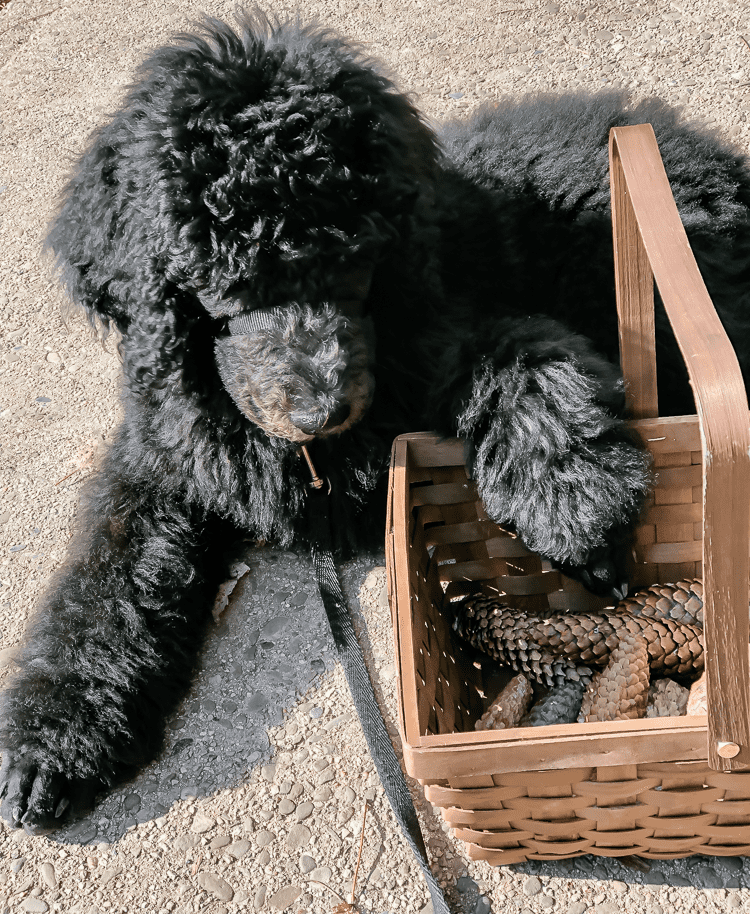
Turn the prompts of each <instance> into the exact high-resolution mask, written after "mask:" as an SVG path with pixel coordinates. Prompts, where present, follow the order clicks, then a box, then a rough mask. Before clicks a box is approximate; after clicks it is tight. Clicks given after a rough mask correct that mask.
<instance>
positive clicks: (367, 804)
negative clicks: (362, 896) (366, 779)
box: [351, 800, 370, 904]
mask: <svg viewBox="0 0 750 914" xmlns="http://www.w3.org/2000/svg"><path fill="white" fill-rule="evenodd" d="M369 807H370V801H369V800H365V808H364V810H363V811H362V834H361V835H360V836H359V853H358V854H357V865H356V866H355V867H354V879H353V880H352V900H351V904H354V890H355V889H356V888H357V875H358V874H359V864H360V861H361V860H362V845H363V844H364V843H365V820H366V819H367V810H368V809H369Z"/></svg>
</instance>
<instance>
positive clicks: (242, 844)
mask: <svg viewBox="0 0 750 914" xmlns="http://www.w3.org/2000/svg"><path fill="white" fill-rule="evenodd" d="M249 850H250V842H249V841H248V840H247V838H241V839H240V840H239V841H234V842H233V843H232V844H230V845H229V847H228V848H227V849H226V851H225V853H227V854H229V856H230V857H234V859H235V860H239V859H240V858H241V857H244V856H245V854H246V853H247V852H248V851H249Z"/></svg>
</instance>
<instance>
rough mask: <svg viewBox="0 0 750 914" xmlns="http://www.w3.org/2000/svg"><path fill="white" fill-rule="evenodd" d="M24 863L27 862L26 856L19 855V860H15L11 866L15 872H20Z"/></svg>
mask: <svg viewBox="0 0 750 914" xmlns="http://www.w3.org/2000/svg"><path fill="white" fill-rule="evenodd" d="M24 863H26V858H25V857H19V858H18V859H17V860H14V861H13V863H11V865H10V868H11V870H13V872H14V873H18V872H20V870H21V867H22V866H23V865H24Z"/></svg>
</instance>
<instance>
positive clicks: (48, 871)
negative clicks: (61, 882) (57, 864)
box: [39, 863, 57, 889]
mask: <svg viewBox="0 0 750 914" xmlns="http://www.w3.org/2000/svg"><path fill="white" fill-rule="evenodd" d="M39 875H40V876H41V877H42V879H43V880H44V882H45V883H46V884H47V885H48V886H49V888H51V889H56V888H57V874H56V873H55V868H54V866H52V864H51V863H41V864H40V865H39Z"/></svg>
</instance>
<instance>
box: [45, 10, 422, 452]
mask: <svg viewBox="0 0 750 914" xmlns="http://www.w3.org/2000/svg"><path fill="white" fill-rule="evenodd" d="M437 159H438V153H437V148H436V144H435V141H434V137H433V135H432V133H431V132H430V130H429V129H428V128H427V127H426V126H425V125H424V124H423V122H422V121H421V120H420V118H419V116H418V114H417V113H416V111H415V109H414V108H413V106H412V105H411V104H410V102H409V101H408V100H407V99H406V98H405V97H404V96H403V95H401V94H399V93H398V92H397V91H395V89H394V87H393V85H392V84H391V83H390V82H389V81H388V79H386V78H385V77H384V76H382V75H381V74H380V73H379V72H378V71H377V69H376V67H375V66H374V65H373V63H372V62H371V61H369V60H368V59H366V58H365V57H364V56H363V55H362V54H361V53H360V52H359V51H357V50H356V49H354V48H353V47H352V46H351V45H349V44H347V43H346V42H344V41H342V40H341V39H338V38H336V37H334V36H332V35H330V34H329V33H327V32H324V31H321V30H316V29H309V28H302V27H300V26H298V25H281V26H271V25H269V24H268V23H267V22H266V21H265V20H262V19H260V18H258V17H254V18H251V17H246V18H245V19H244V20H243V21H242V22H241V25H240V28H239V30H238V31H234V30H232V29H231V28H230V27H229V26H227V25H225V24H223V23H219V22H215V21H211V22H210V23H208V24H207V25H206V27H205V34H203V35H201V36H192V37H184V38H182V39H181V40H180V41H179V42H178V43H177V44H175V45H173V46H170V47H166V48H163V49H161V50H160V51H158V52H156V53H155V54H154V55H153V56H152V57H151V58H150V59H149V60H148V61H146V62H145V64H144V65H143V67H142V70H141V73H140V77H139V80H138V82H137V84H136V85H135V86H134V88H133V90H132V91H131V93H130V95H129V96H128V98H127V99H126V101H125V103H124V105H123V107H122V109H121V111H120V112H119V113H118V114H117V115H116V117H115V118H114V119H113V120H112V122H111V123H110V124H108V125H106V126H105V127H104V128H103V129H102V130H101V131H100V133H99V135H98V136H97V138H96V141H95V144H94V146H93V148H92V150H91V151H90V152H89V154H88V156H87V157H86V158H85V159H84V160H83V161H82V163H81V165H80V166H79V172H78V174H77V175H76V176H75V177H74V179H73V181H72V182H71V185H70V186H69V188H68V192H67V199H66V202H65V203H64V206H63V209H62V211H61V215H60V217H59V218H58V220H57V223H56V224H55V225H54V226H53V229H52V232H51V234H50V244H51V246H52V247H53V249H54V250H55V252H56V253H57V255H58V260H59V261H60V262H61V263H62V266H63V268H64V270H65V273H66V279H67V281H68V285H69V287H70V289H71V292H72V293H73V295H74V297H75V298H77V299H78V300H79V301H82V302H83V304H84V305H86V306H87V307H88V308H89V310H90V311H91V312H94V313H96V314H97V315H98V316H101V317H105V318H108V319H110V320H111V321H114V322H115V323H116V324H117V325H118V327H119V328H120V329H121V330H122V332H123V334H124V335H125V337H126V338H127V337H128V336H129V335H130V336H131V337H132V336H136V335H140V337H141V338H142V340H139V342H138V344H137V345H136V344H133V345H130V346H129V347H126V349H127V353H126V355H127V356H128V357H129V358H130V359H131V360H134V361H135V362H138V363H139V366H140V371H141V375H142V377H143V379H144V383H150V382H153V379H154V376H155V375H156V374H158V372H159V371H161V372H162V377H164V376H165V371H164V368H165V367H166V374H168V373H169V372H172V374H173V375H177V374H179V368H180V365H179V363H180V360H182V362H183V363H184V361H185V360H186V359H189V358H190V357H191V353H190V348H191V344H190V343H189V340H190V339H195V338H196V337H203V338H204V339H202V340H201V344H202V345H203V346H204V351H205V336H206V335H212V336H213V338H214V340H215V343H214V346H213V349H214V354H215V361H216V365H217V367H218V370H219V374H220V377H221V379H222V381H223V383H224V386H225V387H226V389H227V390H228V392H229V393H230V394H231V396H232V398H233V400H234V401H235V403H236V405H237V406H238V407H239V408H240V410H241V411H242V412H243V413H244V414H245V415H246V416H247V417H249V418H250V419H251V420H252V421H253V422H254V423H256V424H257V425H258V426H260V427H261V428H262V429H264V430H265V431H266V432H267V433H268V434H269V435H272V436H276V437H282V438H287V439H291V440H293V441H306V440H309V439H310V438H311V437H314V436H316V435H330V434H335V433H338V432H341V431H344V430H346V429H348V428H349V427H350V426H351V425H352V424H353V423H355V422H356V421H357V420H358V419H359V418H360V417H361V415H362V414H363V413H364V411H365V410H366V409H367V406H368V404H369V402H370V400H371V398H372V394H373V380H372V373H371V368H372V360H373V358H374V352H373V346H374V342H373V332H372V317H373V314H372V311H373V305H372V301H371V295H370V289H371V283H372V280H373V276H374V274H375V273H376V271H378V270H383V269H387V267H386V266H385V264H387V261H388V256H389V251H392V250H393V249H394V247H398V246H400V245H403V244H404V243H405V239H406V238H407V237H408V235H409V233H410V232H412V231H413V217H414V213H415V211H416V210H417V209H418V206H419V201H420V200H424V199H425V196H426V193H425V191H426V189H427V188H428V187H429V185H430V182H431V179H432V174H433V171H434V168H435V165H436V162H437ZM196 322H197V323H198V324H199V325H200V332H196V331H195V326H194V325H195V324H196ZM187 325H189V328H192V329H190V332H187V330H186V329H185V327H186V326H187ZM159 334H161V338H162V341H161V342H158V340H157V337H159ZM157 346H158V348H159V349H160V352H161V355H160V357H159V358H160V361H159V363H158V365H157V360H155V359H153V356H150V355H148V354H147V352H146V351H147V350H148V351H149V352H151V353H153V350H154V349H155V348H156V347H157ZM165 354H166V357H165ZM149 358H151V359H152V361H153V362H154V364H153V365H151V364H150V363H149Z"/></svg>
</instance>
